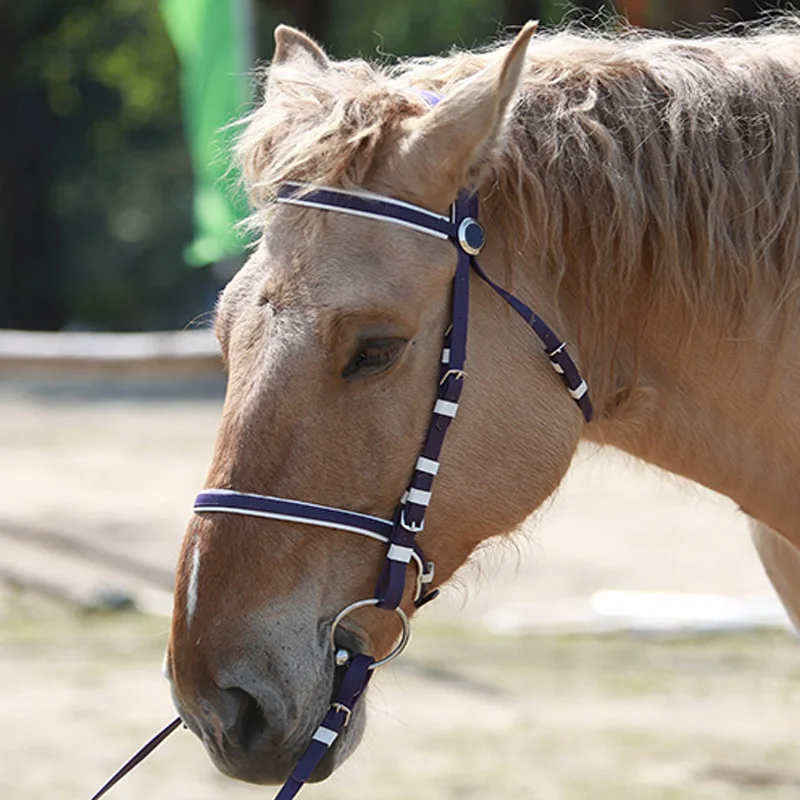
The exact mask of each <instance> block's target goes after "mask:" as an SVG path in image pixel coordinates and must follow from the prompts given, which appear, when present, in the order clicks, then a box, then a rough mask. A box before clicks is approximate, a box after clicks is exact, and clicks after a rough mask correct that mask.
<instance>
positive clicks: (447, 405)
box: [433, 400, 458, 417]
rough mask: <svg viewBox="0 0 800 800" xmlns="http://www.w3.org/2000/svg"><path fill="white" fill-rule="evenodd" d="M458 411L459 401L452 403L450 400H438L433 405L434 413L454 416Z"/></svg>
mask: <svg viewBox="0 0 800 800" xmlns="http://www.w3.org/2000/svg"><path fill="white" fill-rule="evenodd" d="M457 411H458V403H451V402H450V401H449V400H437V401H436V405H435V406H434V407H433V413H434V414H441V415H442V416H443V417H454V416H455V415H456V412H457Z"/></svg>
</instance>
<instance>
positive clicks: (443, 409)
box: [375, 193, 478, 609]
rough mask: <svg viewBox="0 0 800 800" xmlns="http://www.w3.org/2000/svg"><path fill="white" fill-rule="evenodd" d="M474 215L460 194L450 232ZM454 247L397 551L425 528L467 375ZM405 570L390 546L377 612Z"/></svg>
mask: <svg viewBox="0 0 800 800" xmlns="http://www.w3.org/2000/svg"><path fill="white" fill-rule="evenodd" d="M477 216H478V200H477V198H476V197H475V196H474V195H468V194H466V193H460V194H459V196H458V199H457V200H456V202H455V203H454V204H453V209H452V222H453V226H452V227H453V230H456V231H457V230H458V228H459V226H460V224H461V223H462V221H463V220H465V219H468V218H471V219H474V220H477ZM453 244H454V245H455V246H456V249H457V251H458V257H457V261H456V272H455V276H454V278H453V290H452V299H451V304H452V309H451V324H450V327H449V328H448V330H447V332H446V333H445V337H444V347H443V348H442V359H441V364H440V367H439V388H438V391H437V394H436V402H435V403H434V406H433V415H432V417H431V423H430V426H429V427H428V434H427V436H426V437H425V444H424V446H423V448H422V453H421V454H420V456H419V458H418V459H417V462H416V464H415V466H414V474H413V475H412V477H411V482H410V483H409V486H408V489H407V490H406V493H405V495H404V496H403V500H402V501H401V504H400V506H399V507H398V509H397V512H396V514H395V520H394V528H393V530H392V534H391V542H392V544H393V545H394V546H396V547H397V548H399V549H400V552H407V551H408V549H409V548H412V547H414V545H415V539H416V536H417V534H418V533H420V532H421V531H422V530H423V529H424V528H425V514H426V513H427V511H428V505H429V503H430V500H431V494H432V491H433V482H434V479H435V478H436V475H437V473H438V472H439V463H440V455H441V452H442V447H443V445H444V440H445V436H446V435H447V431H448V429H449V428H450V425H451V424H452V422H453V420H454V419H455V416H456V414H457V413H458V404H459V400H460V399H461V390H462V389H463V387H464V378H465V377H466V373H465V372H464V367H465V364H466V359H467V330H468V325H469V272H470V261H471V256H470V255H469V253H467V252H466V251H465V250H464V249H463V247H462V246H461V245H460V243H459V241H458V239H457V238H455V239H453ZM406 566H407V562H406V563H403V561H402V560H401V559H397V558H392V556H391V548H390V555H389V556H388V557H387V559H386V561H385V562H384V565H383V569H382V570H381V574H380V577H379V578H378V585H377V587H376V589H375V596H376V597H377V598H378V600H379V601H380V602H379V603H378V607H379V608H386V609H393V608H397V607H398V606H399V605H400V603H401V601H402V599H403V591H404V589H405V584H406V574H405V573H406ZM431 566H432V565H431ZM431 577H432V576H431ZM437 593H438V592H437ZM431 599H433V597H432V596H430V595H423V596H422V597H421V598H419V599H418V600H417V605H418V606H419V605H422V604H423V603H425V602H428V600H431Z"/></svg>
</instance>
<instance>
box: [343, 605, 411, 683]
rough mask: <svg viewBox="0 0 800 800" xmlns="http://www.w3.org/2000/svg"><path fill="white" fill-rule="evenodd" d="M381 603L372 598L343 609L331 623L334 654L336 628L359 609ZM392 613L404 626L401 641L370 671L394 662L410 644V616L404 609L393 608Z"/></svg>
mask: <svg viewBox="0 0 800 800" xmlns="http://www.w3.org/2000/svg"><path fill="white" fill-rule="evenodd" d="M378 603H380V600H378V598H377V597H370V598H369V599H367V600H356V602H355V603H350V605H349V606H347V607H346V608H343V609H342V610H341V611H340V612H339V613H338V614H337V615H336V616H335V617H334V619H333V622H332V623H331V634H330V636H331V646H332V647H333V650H334V652H336V644H335V643H334V641H333V635H334V633H336V628H337V627H338V626H339V623H340V622H341V621H342V620H343V619H344V618H345V617H346V616H347V615H348V614H350V613H351V612H352V611H356V610H357V609H359V608H366V607H367V606H376V605H378ZM392 611H394V612H395V614H397V616H398V617H400V622H402V624H403V632H402V633H401V634H400V639H399V640H398V642H397V644H396V645H395V646H394V648H393V649H392V651H391V652H390V653H389V654H388V655H387V656H384V657H383V658H381V659H379V660H378V661H376V662H375V663H374V664H370V666H369V668H370V669H377V668H378V667H382V666H384V665H385V664H388V663H389V662H390V661H394V660H395V659H396V658H397V656H399V655H400V653H402V652H403V650H405V649H406V645H407V644H408V640H409V639H410V638H411V623H410V622H409V620H408V615H407V614H406V612H405V611H403V609H402V608H399V607H398V608H393V609H392Z"/></svg>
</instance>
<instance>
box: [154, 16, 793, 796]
mask: <svg viewBox="0 0 800 800" xmlns="http://www.w3.org/2000/svg"><path fill="white" fill-rule="evenodd" d="M534 29H535V26H534V25H532V24H529V25H528V26H526V27H525V28H523V29H522V30H521V31H520V33H519V34H518V35H517V36H516V38H515V39H513V41H510V42H509V41H507V42H504V43H500V44H498V45H496V46H494V47H491V48H489V49H487V50H485V51H482V52H454V53H451V54H449V55H447V56H444V57H438V58H417V59H409V60H404V61H401V62H400V63H398V64H394V65H376V64H370V63H367V62H366V61H364V60H360V59H355V60H350V61H334V60H332V59H331V58H330V57H329V56H328V55H327V54H326V53H325V52H324V51H323V49H322V48H321V47H320V46H319V45H317V44H316V43H315V42H314V41H312V40H311V39H310V38H308V37H307V36H306V35H304V34H303V33H301V32H299V31H297V30H293V29H291V28H288V27H284V26H280V27H278V28H277V30H276V33H275V40H276V48H275V54H274V58H273V61H272V63H271V65H270V67H269V69H268V70H265V71H264V73H263V75H262V77H261V86H262V94H261V96H260V99H259V102H258V104H257V106H256V107H255V110H253V111H252V112H251V113H250V114H249V115H248V116H247V117H246V118H245V119H244V120H243V121H242V127H241V129H240V133H239V136H238V140H237V143H236V145H235V159H236V162H237V164H238V166H239V167H240V169H241V173H242V175H243V181H244V183H245V185H246V187H247V190H248V192H249V196H250V200H251V204H252V209H253V212H252V215H251V216H250V218H249V220H248V221H247V225H248V226H249V228H250V229H251V230H252V231H254V232H255V234H256V236H255V240H256V243H255V245H254V248H253V250H252V254H251V255H250V257H249V259H248V261H247V262H246V264H245V266H244V267H243V268H242V269H241V270H240V271H239V272H238V273H237V274H236V276H235V277H234V278H233V279H232V280H231V282H230V283H229V285H228V286H227V287H226V288H225V290H224V292H223V293H222V295H221V297H220V299H219V302H218V305H217V308H216V315H215V330H216V334H217V337H218V339H219V343H220V348H221V352H222V356H223V360H224V363H225V367H226V369H227V373H228V384H227V393H226V398H225V403H224V408H223V411H222V420H221V424H220V428H219V432H218V436H217V439H216V444H215V449H214V453H213V459H212V463H211V467H210V470H209V473H208V478H207V483H206V487H207V489H209V490H211V491H212V492H223V493H224V492H229V493H231V495H232V496H233V495H237V496H243V495H247V496H259V495H264V494H267V493H269V494H271V495H274V496H277V497H278V498H292V499H294V500H296V501H302V502H301V504H300V505H302V504H303V503H305V504H310V505H309V507H314V508H316V507H319V506H317V505H314V504H320V505H322V504H324V505H328V506H332V507H335V509H346V510H351V511H352V512H354V513H355V514H357V515H361V518H366V517H367V516H370V515H372V516H374V518H381V519H386V518H391V517H392V515H393V514H395V513H396V509H397V508H398V498H401V496H403V493H404V491H406V490H407V488H408V486H409V480H410V476H411V474H412V472H413V471H414V469H415V458H417V456H418V454H419V452H420V448H421V446H422V444H423V441H424V440H425V432H426V429H427V428H428V421H429V419H430V416H431V408H432V407H434V406H435V405H436V404H438V402H439V401H438V399H437V391H438V389H437V386H438V376H439V375H440V373H441V368H440V358H441V353H442V342H443V337H446V336H449V335H450V332H449V329H450V326H451V304H453V303H454V302H455V301H454V299H453V296H454V292H455V291H456V289H455V285H456V284H455V283H454V274H456V273H457V271H458V266H457V261H458V259H460V258H461V253H462V252H463V248H464V247H467V244H464V243H463V242H462V244H461V245H460V246H461V247H462V250H459V252H458V255H457V258H454V255H453V248H452V246H451V243H450V242H448V241H443V240H442V239H441V238H436V237H435V236H429V235H426V232H425V231H423V230H421V229H420V230H415V229H413V228H409V227H408V226H405V227H404V226H402V225H393V224H389V223H388V222H387V221H386V219H385V218H376V217H379V216H380V215H370V214H368V213H362V214H352V213H337V209H336V208H332V209H331V208H329V209H328V210H325V208H324V205H323V206H321V205H320V203H321V202H322V201H319V199H318V198H319V196H321V195H320V192H323V193H324V191H326V190H327V191H328V194H329V195H330V196H335V197H337V198H341V197H343V196H345V195H347V196H352V197H360V198H362V200H363V202H364V203H368V202H373V201H374V202H381V203H383V205H384V207H385V206H386V204H387V203H388V204H389V205H390V206H391V208H393V209H395V210H397V209H402V208H406V209H412V210H413V209H417V212H415V213H419V214H423V215H424V214H425V213H429V214H430V218H431V219H434V218H436V217H440V218H441V219H442V220H447V219H448V214H449V213H450V211H449V209H450V208H451V205H452V204H453V202H454V200H455V198H457V197H463V196H468V197H472V198H474V202H475V203H477V204H479V208H480V223H481V224H482V226H483V230H484V231H485V247H484V248H483V249H482V251H481V255H480V263H481V265H482V269H483V270H484V271H485V273H486V274H487V275H488V276H491V278H492V279H493V280H494V281H496V282H497V283H499V284H501V285H502V286H503V287H505V289H506V290H510V291H513V293H514V294H515V295H516V296H517V297H519V298H522V300H523V301H524V302H525V303H529V304H531V305H532V306H535V308H536V309H537V313H538V314H540V316H541V318H543V319H547V320H548V322H549V324H550V325H551V326H552V328H553V329H554V330H556V331H557V333H558V335H559V336H560V337H562V338H563V339H564V340H565V341H566V342H568V343H569V349H570V351H571V353H572V356H573V358H574V360H575V363H576V364H577V365H578V367H579V369H580V373H581V375H582V376H583V377H584V378H585V381H586V383H587V384H588V386H589V387H590V389H591V397H592V401H593V404H594V415H593V416H592V417H591V421H587V417H588V416H589V415H587V414H582V413H581V408H579V406H578V404H577V403H576V402H574V400H575V396H574V394H573V396H570V393H568V392H565V391H564V386H563V385H562V382H561V380H560V376H559V375H557V374H555V373H554V372H553V371H552V370H551V369H550V368H549V366H548V359H547V358H546V357H545V355H543V354H542V353H541V352H540V350H538V349H537V348H535V347H534V346H533V343H532V336H531V331H530V327H529V326H528V325H526V324H525V323H524V322H522V321H521V320H520V319H519V316H518V315H516V314H514V313H512V309H510V308H509V306H508V305H507V304H506V303H503V302H501V301H500V300H499V299H498V297H497V293H496V291H494V290H493V287H492V286H491V285H490V284H488V283H486V281H485V280H480V279H479V277H480V276H476V275H475V274H473V275H472V277H471V278H469V281H468V283H469V286H468V288H469V291H470V299H469V311H470V317H469V354H468V358H467V360H466V362H465V364H464V367H463V370H457V372H459V374H458V375H456V376H455V377H456V378H457V379H458V383H459V385H463V394H462V395H461V399H460V410H459V413H458V417H457V419H455V420H453V421H452V422H453V424H452V427H451V431H450V433H449V436H448V439H447V441H446V443H445V444H444V447H443V450H442V454H441V460H440V462H437V465H436V466H437V469H438V468H439V467H440V469H438V474H437V475H436V477H435V492H434V493H433V496H432V499H431V500H430V506H429V509H428V514H427V517H426V518H425V525H424V530H422V526H421V525H420V526H416V528H415V530H414V533H416V534H418V536H417V538H416V540H415V542H417V541H418V545H419V547H420V548H422V549H424V551H425V557H426V558H430V559H431V561H432V562H435V574H434V573H433V572H430V573H426V578H425V580H427V581H428V582H429V585H428V587H427V589H426V591H429V590H432V589H433V588H434V587H438V586H441V585H443V584H445V583H446V582H447V581H448V579H449V578H450V577H451V576H452V575H453V573H454V572H455V571H456V570H457V569H458V567H459V566H460V565H462V564H463V563H464V562H465V561H466V560H467V559H468V558H469V556H470V554H471V553H472V552H473V551H474V550H475V548H476V547H477V546H478V545H479V544H480V543H482V542H484V541H486V540H487V539H489V538H490V537H495V536H504V535H508V534H510V533H511V532H513V531H515V530H516V529H517V528H518V527H519V526H520V525H521V524H522V523H523V521H524V520H525V519H526V518H527V517H529V516H530V515H531V513H532V512H533V511H534V510H535V509H537V508H538V507H539V506H540V505H542V503H543V502H544V501H545V500H546V499H547V498H549V497H550V496H551V495H552V494H553V492H554V491H555V490H556V489H557V487H558V485H559V483H560V481H561V480H562V478H563V476H564V474H565V473H566V471H567V469H568V467H569V465H570V461H571V459H572V457H573V454H574V453H575V450H576V447H577V446H578V443H579V441H580V440H582V439H585V440H589V441H591V442H595V443H599V444H603V445H611V446H614V447H617V448H620V449H622V450H624V451H626V452H627V453H630V454H632V455H633V456H635V457H637V458H640V459H642V460H644V461H646V462H649V463H651V464H655V465H657V466H659V467H661V468H663V469H665V470H668V471H670V472H673V473H675V474H677V475H680V476H684V477H686V478H689V479H691V480H694V481H697V482H699V483H701V484H703V485H704V486H707V487H710V488H711V489H713V490H715V491H717V492H720V493H722V494H724V495H727V496H728V497H730V498H732V499H733V500H734V501H735V502H736V503H737V504H738V505H739V506H740V507H741V509H742V510H743V512H744V513H746V514H747V515H749V517H750V518H751V519H752V527H753V532H754V540H755V544H756V548H757V551H758V553H759V555H760V557H761V559H762V560H763V563H764V566H765V568H766V570H767V572H768V574H769V576H770V578H771V579H772V581H773V583H774V585H775V587H776V589H777V591H778V593H779V594H780V597H781V598H782V600H783V602H784V604H785V605H786V607H787V608H788V610H789V612H790V614H791V615H792V617H793V619H794V620H795V621H797V620H800V555H799V554H798V553H800V551H798V547H800V493H798V491H797V489H796V487H795V484H794V477H793V476H796V475H798V474H800V432H798V429H797V426H796V424H795V422H794V421H793V420H794V419H795V417H794V414H795V407H796V406H797V404H798V403H800V400H799V399H798V398H800V334H798V325H797V322H798V319H800V182H798V175H799V174H800V19H798V18H795V17H792V16H784V17H780V18H778V19H772V20H770V21H769V22H768V23H765V24H761V25H759V26H757V27H756V28H754V29H751V30H746V31H744V32H742V31H739V33H740V34H741V35H738V36H733V35H729V33H728V32H720V33H709V34H706V35H704V36H699V37H697V38H693V39H687V38H683V39H679V38H667V37H663V36H661V35H655V34H650V33H643V32H638V31H622V32H618V33H616V34H598V33H587V32H585V31H579V30H574V29H570V28H566V29H560V30H556V31H554V32H550V33H544V34H539V35H538V36H537V37H535V38H533V32H534ZM287 186H289V187H290V190H288V192H289V193H288V194H287V188H286V187H287ZM292 187H293V188H292ZM304 193H306V194H307V195H308V196H309V197H311V196H312V195H313V196H314V197H316V198H317V200H315V201H314V202H311V201H309V202H308V203H307V204H305V205H304V204H303V202H302V197H303V194H304ZM314 193H316V194H314ZM348 193H349V194H348ZM459 193H461V194H459ZM370 198H372V200H370ZM376 198H377V200H376ZM381 198H382V200H381ZM276 200H277V201H280V202H276ZM392 204H393V205H392ZM339 210H341V209H339ZM425 210H427V211H425ZM398 213H399V212H398ZM442 224H445V223H442ZM447 224H450V223H447ZM428 232H429V231H428ZM459 235H460V234H459ZM444 238H445V239H446V238H447V237H444ZM451 238H452V237H451ZM482 245H483V241H482V240H481V241H479V242H477V244H475V246H476V247H480V246H482ZM469 246H472V245H469ZM458 263H460V261H458ZM445 377H447V376H445ZM436 407H437V408H438V405H437V406H436ZM798 411H800V408H798ZM280 502H283V501H280ZM426 502H427V498H426ZM212 510H213V509H212ZM217 511H219V509H217ZM342 513H344V512H342ZM265 516H267V515H265ZM401 516H402V515H401ZM308 522H309V520H307V519H300V518H293V517H292V515H291V514H288V513H286V514H283V516H281V515H277V518H276V517H275V516H274V515H273V517H272V518H259V517H258V516H245V515H242V514H238V513H207V510H204V509H203V508H202V507H201V508H198V510H197V513H195V514H194V515H193V516H192V518H191V519H190V521H189V524H188V527H187V531H186V535H185V539H184V542H183V546H182V550H181V555H180V557H179V563H178V571H177V582H176V589H175V604H174V614H173V621H172V629H171V634H170V641H169V645H168V649H167V655H166V660H165V671H166V673H167V676H168V679H169V681H170V682H171V690H172V693H173V698H174V701H175V703H176V706H177V708H178V710H179V713H180V715H181V717H182V719H183V720H184V722H185V723H186V724H187V725H188V727H190V728H191V729H192V730H193V731H194V732H195V733H197V734H198V735H199V736H200V737H201V738H202V739H203V741H204V743H205V745H206V748H207V750H208V752H209V754H210V756H211V758H212V759H213V761H214V763H215V764H216V765H217V767H218V768H219V769H220V770H222V771H223V772H224V773H226V774H228V775H230V776H233V777H235V778H239V779H242V780H246V781H251V782H257V783H273V782H279V781H282V780H284V779H285V778H286V776H287V775H289V773H290V772H291V770H292V767H293V765H294V763H295V762H296V761H297V760H298V759H299V758H300V757H301V754H302V753H303V751H304V748H305V747H306V746H307V745H308V743H309V740H311V739H313V738H315V737H317V734H315V729H316V730H319V729H317V727H316V726H317V725H318V723H319V720H320V718H321V717H322V716H323V715H325V714H326V709H328V708H329V706H330V704H331V699H332V697H335V695H336V692H337V691H338V688H339V685H340V684H341V682H342V678H341V671H340V666H341V663H344V661H346V660H347V659H348V658H349V657H350V656H349V655H348V653H350V654H353V653H356V654H361V655H368V656H369V658H370V659H371V660H372V661H373V662H374V660H375V659H382V658H384V657H388V656H390V655H391V654H392V653H394V652H395V650H394V649H393V648H395V642H396V640H397V638H398V636H400V635H401V633H405V625H406V623H405V622H404V619H406V620H407V618H408V617H409V616H411V615H412V614H413V613H414V611H415V608H416V605H415V602H414V599H415V596H416V597H418V593H417V594H415V592H414V586H413V585H411V584H409V585H406V586H405V589H404V590H403V592H402V594H401V595H400V596H398V598H397V603H396V605H397V607H398V608H399V611H398V613H396V614H388V615H387V614H385V613H382V611H381V609H380V608H376V607H374V606H375V604H376V602H377V601H360V598H364V597H372V592H373V585H374V583H375V579H376V576H377V575H378V574H379V573H380V571H381V569H382V568H383V566H382V565H383V564H384V560H385V558H386V557H387V556H386V553H385V548H383V547H381V546H379V545H377V544H376V543H374V542H366V541H364V539H363V538H362V537H359V536H351V535H350V534H348V533H344V534H341V535H338V534H333V533H331V531H330V530H328V529H327V528H325V527H322V526H321V524H320V525H316V524H311V525H309V524H308ZM334 527H335V526H334ZM416 546H417V545H416V544H415V545H414V547H416ZM390 549H391V547H390ZM399 549H400V550H403V552H404V553H405V558H406V560H409V559H410V558H411V556H413V555H414V553H412V552H411V550H412V549H413V548H411V547H405V549H404V548H403V547H400V548H399ZM415 552H416V551H415ZM417 588H419V587H417ZM430 596H431V595H430V593H428V594H426V598H428V597H430ZM342 609H345V610H346V611H347V612H348V613H347V619H346V620H342V619H341V615H342V613H343V612H342ZM400 612H402V616H400ZM334 622H336V623H337V624H336V625H334ZM339 623H341V624H339ZM333 627H335V628H337V630H336V633H335V635H334V636H333V642H332V641H331V638H332V637H331V630H332V628H333ZM337 647H342V652H343V653H344V655H343V657H342V661H341V662H340V656H339V653H338V652H334V651H335V648H337ZM334 705H336V704H335V703H334ZM333 711H337V710H336V709H333ZM333 711H331V712H329V713H333ZM338 711H340V712H342V713H343V714H344V711H346V712H347V713H346V715H345V716H346V718H347V719H345V720H344V723H347V722H349V724H347V725H346V727H345V726H344V723H343V724H342V726H340V727H341V731H340V732H336V733H335V734H334V733H331V732H330V731H329V734H330V736H329V738H330V739H331V740H332V739H334V738H335V739H336V741H335V742H332V744H331V742H328V744H331V747H330V749H329V750H328V751H327V752H326V753H325V754H324V756H323V757H321V760H320V761H319V763H318V764H317V765H316V766H314V767H313V769H310V770H308V773H309V775H308V777H310V778H311V779H313V780H320V779H322V778H324V777H326V776H327V775H328V774H329V773H330V772H331V770H333V769H334V768H335V767H336V766H338V765H339V764H340V763H341V762H342V761H343V760H344V759H345V758H346V757H347V756H348V754H349V753H350V752H352V751H353V749H354V748H355V747H356V745H357V744H358V742H359V740H360V738H361V736H362V733H363V730H364V725H365V712H364V710H363V706H362V705H359V706H357V707H355V708H350V707H347V708H345V709H338Z"/></svg>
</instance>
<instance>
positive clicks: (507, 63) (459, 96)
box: [404, 21, 538, 196]
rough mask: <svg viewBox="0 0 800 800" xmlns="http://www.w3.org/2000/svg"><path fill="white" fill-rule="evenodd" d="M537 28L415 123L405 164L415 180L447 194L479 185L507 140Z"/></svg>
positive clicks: (534, 24) (524, 32) (521, 36)
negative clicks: (512, 108)
mask: <svg viewBox="0 0 800 800" xmlns="http://www.w3.org/2000/svg"><path fill="white" fill-rule="evenodd" d="M537 27H538V22H534V21H531V22H528V23H527V24H526V25H525V26H524V27H523V28H522V30H521V31H520V32H519V34H517V37H516V38H515V39H514V41H513V42H512V43H511V46H510V47H509V48H508V49H507V50H505V51H504V52H503V53H502V55H501V56H498V57H496V58H495V59H494V60H493V61H492V62H491V63H489V64H488V65H487V66H486V67H484V68H483V69H482V70H481V71H480V72H479V73H477V74H476V75H474V76H473V77H472V78H470V79H468V80H466V81H464V82H463V83H462V84H461V85H460V86H459V88H458V89H457V90H456V91H454V92H453V94H451V95H449V96H447V97H445V98H444V99H443V100H442V101H441V102H440V103H439V104H438V105H437V106H435V107H434V108H433V109H431V111H430V112H428V113H427V114H425V115H424V116H423V117H420V118H417V119H416V120H415V121H414V123H412V124H413V125H414V127H413V128H412V131H411V134H410V136H409V138H408V139H407V149H406V156H407V157H408V161H406V160H405V159H404V166H405V167H408V168H409V169H410V172H411V173H412V174H413V175H414V177H415V179H416V180H419V181H422V184H423V185H426V184H430V182H431V178H433V179H434V180H435V182H436V184H437V188H441V189H443V190H445V194H447V195H448V196H452V193H453V192H454V191H455V190H456V189H458V188H461V187H464V188H467V187H470V186H472V185H474V183H475V181H476V180H477V178H478V175H479V173H480V170H481V168H482V167H483V166H484V165H485V164H486V163H487V162H488V161H489V160H490V158H491V156H492V153H493V151H494V150H495V149H496V147H497V146H498V144H499V143H500V141H501V139H502V134H503V128H504V126H505V121H506V112H507V111H508V109H509V107H510V105H511V101H512V99H513V98H514V96H515V94H516V91H517V86H518V84H519V79H520V76H521V74H522V70H523V67H524V66H525V52H526V50H527V47H528V42H529V41H530V38H531V36H533V34H534V33H535V32H536V28H537Z"/></svg>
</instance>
